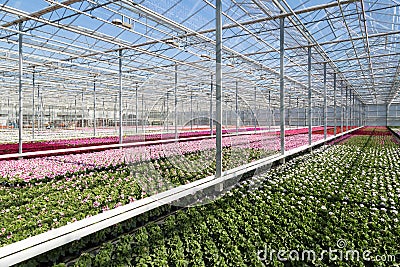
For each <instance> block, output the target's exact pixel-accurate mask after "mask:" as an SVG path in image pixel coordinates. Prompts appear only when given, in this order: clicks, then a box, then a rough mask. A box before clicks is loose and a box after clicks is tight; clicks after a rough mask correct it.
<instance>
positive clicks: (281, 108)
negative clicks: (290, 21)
mask: <svg viewBox="0 0 400 267" xmlns="http://www.w3.org/2000/svg"><path fill="white" fill-rule="evenodd" d="M279 25H280V35H279V62H280V65H279V99H280V105H279V112H280V142H281V155H284V154H285V88H284V86H285V81H284V78H283V77H284V71H285V69H284V56H285V55H284V53H285V48H284V41H285V21H284V18H283V17H282V18H280V19H279Z"/></svg>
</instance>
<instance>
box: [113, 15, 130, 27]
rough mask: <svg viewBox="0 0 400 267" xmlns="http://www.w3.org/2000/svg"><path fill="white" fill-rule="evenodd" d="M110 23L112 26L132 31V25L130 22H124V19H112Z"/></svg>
mask: <svg viewBox="0 0 400 267" xmlns="http://www.w3.org/2000/svg"><path fill="white" fill-rule="evenodd" d="M111 23H112V24H114V25H118V26H122V27H124V28H127V29H132V24H131V23H130V22H125V21H124V18H122V19H113V20H112V21H111Z"/></svg>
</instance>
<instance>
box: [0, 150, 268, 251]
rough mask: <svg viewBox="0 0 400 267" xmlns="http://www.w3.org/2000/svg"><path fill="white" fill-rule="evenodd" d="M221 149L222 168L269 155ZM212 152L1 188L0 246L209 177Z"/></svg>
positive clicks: (139, 162) (232, 166) (111, 167)
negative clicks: (222, 157) (0, 229)
mask: <svg viewBox="0 0 400 267" xmlns="http://www.w3.org/2000/svg"><path fill="white" fill-rule="evenodd" d="M223 152H224V160H223V168H224V169H225V170H226V169H232V168H234V167H237V166H240V165H243V164H245V163H248V162H251V161H253V160H256V159H260V158H263V157H266V156H268V155H270V154H271V153H273V152H271V151H269V152H268V151H265V150H260V149H253V148H232V147H225V148H224V151H223ZM213 155H215V151H213V150H204V151H194V152H190V153H189V152H188V153H186V154H179V155H172V156H169V157H158V158H152V159H149V160H146V161H138V162H135V163H134V164H133V165H130V164H126V163H121V164H117V165H115V166H108V167H107V168H104V169H102V170H98V169H97V170H94V171H88V172H87V173H86V174H84V173H81V174H74V175H68V176H65V177H63V178H61V177H60V178H59V179H50V180H44V181H35V182H34V183H27V184H25V185H23V186H21V185H17V186H12V187H9V186H1V187H0V192H1V194H0V210H1V211H0V212H1V214H2V216H1V219H0V226H1V227H2V231H1V233H0V245H5V244H9V243H12V242H15V241H18V240H21V239H24V238H27V237H29V236H33V235H36V234H39V233H43V232H45V231H47V230H50V229H52V228H56V227H59V226H61V225H65V224H68V223H71V222H74V221H76V220H80V219H83V218H85V217H88V216H91V215H94V214H98V213H99V212H103V211H106V210H109V209H112V208H117V207H119V206H121V205H124V204H127V203H130V202H133V201H135V200H136V199H140V198H143V197H144V196H149V195H152V194H156V193H158V192H162V191H165V190H167V189H170V188H172V187H176V186H178V185H181V184H186V183H189V182H192V181H195V180H198V179H201V178H204V177H207V176H209V175H212V174H213V173H214V172H215V161H214V158H213ZM233 155H234V156H233Z"/></svg>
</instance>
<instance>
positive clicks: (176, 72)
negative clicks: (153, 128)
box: [174, 65, 178, 139]
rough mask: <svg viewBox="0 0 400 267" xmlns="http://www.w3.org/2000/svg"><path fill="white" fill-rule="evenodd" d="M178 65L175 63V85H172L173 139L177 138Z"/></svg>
mask: <svg viewBox="0 0 400 267" xmlns="http://www.w3.org/2000/svg"><path fill="white" fill-rule="evenodd" d="M177 91H178V65H175V87H174V126H175V139H178V110H177V109H178V98H177V93H178V92H177Z"/></svg>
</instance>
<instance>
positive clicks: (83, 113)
mask: <svg viewBox="0 0 400 267" xmlns="http://www.w3.org/2000/svg"><path fill="white" fill-rule="evenodd" d="M81 110H82V118H81V129H82V131H83V124H84V122H85V121H84V116H85V110H84V107H83V88H82V98H81Z"/></svg>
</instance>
